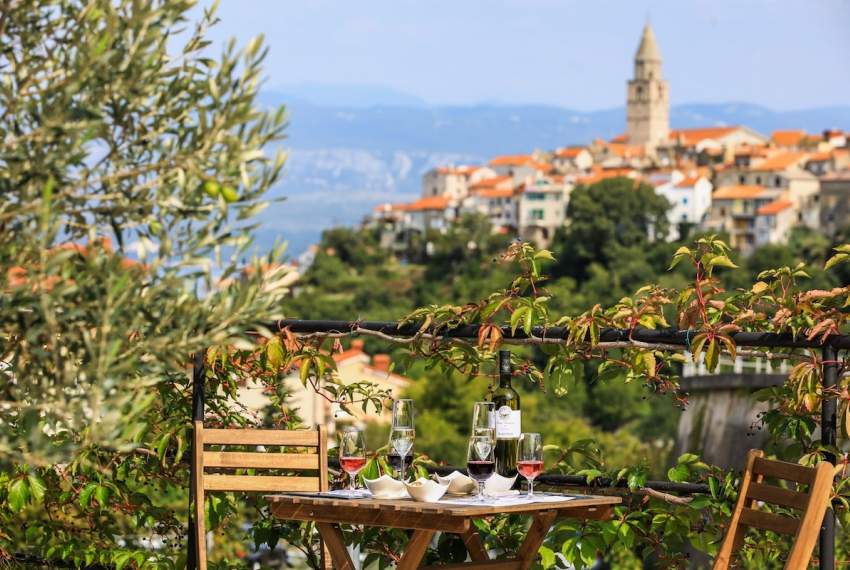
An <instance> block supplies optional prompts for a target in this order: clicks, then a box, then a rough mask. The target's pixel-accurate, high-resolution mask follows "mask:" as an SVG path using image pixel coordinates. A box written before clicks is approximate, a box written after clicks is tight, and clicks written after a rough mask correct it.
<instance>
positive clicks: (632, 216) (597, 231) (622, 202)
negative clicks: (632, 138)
mask: <svg viewBox="0 0 850 570" xmlns="http://www.w3.org/2000/svg"><path fill="white" fill-rule="evenodd" d="M669 207H670V204H669V203H668V202H667V200H666V199H665V198H664V197H663V196H658V195H657V194H656V193H655V190H654V189H653V188H652V186H650V185H648V184H646V183H644V182H637V181H635V180H632V179H631V178H625V177H619V178H609V179H606V180H602V181H600V182H597V183H595V184H591V185H589V186H577V187H576V188H575V189H574V190H573V191H572V193H571V194H570V203H569V205H568V206H567V218H568V219H569V220H570V223H569V224H568V225H567V226H566V228H564V229H563V230H561V231H559V232H557V233H556V236H555V241H554V244H553V246H552V249H553V250H554V251H557V252H558V253H559V262H558V265H557V266H556V268H555V270H556V272H557V273H558V274H560V275H569V276H572V277H576V278H579V279H583V278H584V277H585V276H586V275H587V266H588V264H589V263H591V262H594V261H595V262H599V263H601V264H602V265H603V266H606V267H609V266H612V265H613V264H615V263H620V262H622V261H623V260H624V259H625V258H626V257H627V255H626V252H625V251H624V248H633V247H636V248H643V247H645V246H646V245H647V244H649V243H653V242H655V241H658V240H661V241H663V239H664V237H666V235H667V232H668V231H669V223H668V221H667V210H668V209H669Z"/></svg>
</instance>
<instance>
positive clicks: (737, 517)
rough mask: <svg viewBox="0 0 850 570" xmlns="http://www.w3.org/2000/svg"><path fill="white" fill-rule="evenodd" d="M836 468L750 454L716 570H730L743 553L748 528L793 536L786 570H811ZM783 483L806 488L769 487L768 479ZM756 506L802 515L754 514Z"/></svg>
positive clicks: (756, 451)
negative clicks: (788, 510) (803, 464)
mask: <svg viewBox="0 0 850 570" xmlns="http://www.w3.org/2000/svg"><path fill="white" fill-rule="evenodd" d="M834 473H835V472H834V467H833V466H832V465H830V464H829V463H827V462H826V461H823V462H821V463H819V464H818V465H817V467H803V466H802V465H797V464H796V463H786V462H785V461H771V460H768V459H765V458H764V452H763V451H761V450H757V449H754V450H751V451H750V452H749V453H748V454H747V468H746V470H745V471H744V475H743V478H742V479H741V492H740V495H739V496H738V502H737V503H736V505H735V510H734V511H733V512H732V520H731V522H730V523H729V530H728V531H727V532H726V537H725V538H724V539H723V545H722V546H721V547H720V552H718V554H717V558H716V559H715V561H714V570H725V569H726V568H729V564H730V563H731V561H732V558H733V556H734V554H735V553H736V552H737V551H738V550H740V549H741V546H742V545H743V543H744V535H745V534H746V532H747V529H748V528H757V529H761V530H771V531H773V532H777V533H780V534H787V535H791V536H794V537H795V538H794V544H793V545H792V547H791V553H790V554H789V555H788V560H787V561H786V563H785V570H804V569H805V568H806V567H808V565H809V560H810V559H811V558H812V552H813V551H814V549H815V544H816V543H817V540H818V531H819V530H820V526H821V523H822V522H823V516H824V513H826V509H827V507H828V506H829V501H830V498H831V496H832V484H833V477H834ZM765 478H768V479H780V480H783V481H791V482H794V483H798V484H802V485H807V486H808V489H807V490H806V491H805V492H800V491H792V490H790V489H786V488H783V487H778V486H776V485H768V484H767V483H765V482H764V479H765ZM757 501H759V502H762V503H770V504H772V505H779V506H782V507H788V508H791V509H795V510H798V511H802V515H801V516H800V518H792V517H788V516H784V515H780V514H776V513H768V512H765V511H759V510H756V508H755V507H756V506H757Z"/></svg>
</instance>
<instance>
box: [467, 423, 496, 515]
mask: <svg viewBox="0 0 850 570" xmlns="http://www.w3.org/2000/svg"><path fill="white" fill-rule="evenodd" d="M495 447H496V440H495V439H494V438H493V436H492V435H489V434H485V435H473V436H472V437H470V438H469V447H468V448H467V452H466V472H467V473H469V476H470V477H471V478H472V479H474V480H475V482H476V483H478V502H479V503H483V502H484V483H485V482H486V481H487V479H489V478H490V476H491V475H493V473H495V472H496V458H495V456H494V454H493V450H494V449H495Z"/></svg>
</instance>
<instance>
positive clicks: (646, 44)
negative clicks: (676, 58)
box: [635, 19, 661, 62]
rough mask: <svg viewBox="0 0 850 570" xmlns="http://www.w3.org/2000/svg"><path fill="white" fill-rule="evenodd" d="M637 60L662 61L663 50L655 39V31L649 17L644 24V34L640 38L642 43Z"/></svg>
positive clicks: (636, 56) (636, 55)
mask: <svg viewBox="0 0 850 570" xmlns="http://www.w3.org/2000/svg"><path fill="white" fill-rule="evenodd" d="M635 61H657V62H660V61H661V51H659V49H658V43H657V42H656V41H655V33H654V32H653V31H652V26H651V25H650V24H649V20H648V19H647V22H646V24H644V26H643V34H642V35H641V38H640V45H639V46H638V50H637V53H636V54H635Z"/></svg>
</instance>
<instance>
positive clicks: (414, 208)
mask: <svg viewBox="0 0 850 570" xmlns="http://www.w3.org/2000/svg"><path fill="white" fill-rule="evenodd" d="M448 207H449V199H448V198H446V197H445V196H429V197H428V198H420V199H419V200H416V201H415V202H413V203H412V204H407V205H406V206H405V210H407V211H408V212H423V211H425V210H445V209H446V208H448Z"/></svg>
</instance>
